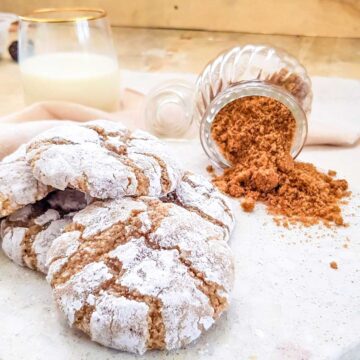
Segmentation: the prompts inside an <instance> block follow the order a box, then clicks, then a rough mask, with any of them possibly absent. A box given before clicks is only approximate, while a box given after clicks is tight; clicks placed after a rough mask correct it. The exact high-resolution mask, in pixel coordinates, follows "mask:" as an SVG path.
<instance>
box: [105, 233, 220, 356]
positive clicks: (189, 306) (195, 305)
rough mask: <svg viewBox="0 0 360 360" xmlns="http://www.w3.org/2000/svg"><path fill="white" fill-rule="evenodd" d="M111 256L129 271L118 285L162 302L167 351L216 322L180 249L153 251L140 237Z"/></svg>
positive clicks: (179, 345) (182, 344)
mask: <svg viewBox="0 0 360 360" xmlns="http://www.w3.org/2000/svg"><path fill="white" fill-rule="evenodd" d="M109 256H110V257H115V258H117V259H118V260H120V261H121V263H122V264H123V268H124V269H126V270H125V273H124V274H123V276H122V277H121V279H118V280H117V281H118V282H119V283H121V284H122V285H124V286H127V287H128V288H129V289H130V290H137V291H139V292H140V293H141V294H144V295H150V296H155V297H158V298H159V299H160V300H161V302H162V314H163V319H164V325H165V329H166V339H165V341H166V347H167V349H169V350H171V349H176V348H180V347H182V346H184V345H186V344H188V343H190V342H191V341H193V340H195V339H196V338H197V337H199V336H200V334H201V327H200V326H199V325H200V324H203V323H205V324H207V327H206V329H207V328H209V327H210V325H212V324H213V323H214V319H213V316H214V310H213V309H212V307H211V306H210V304H209V300H208V298H207V297H206V295H204V294H203V293H202V292H201V291H200V290H199V289H198V286H200V282H199V281H198V280H196V279H194V278H192V277H191V275H190V274H189V272H188V270H187V267H186V266H185V265H184V264H183V263H182V262H181V261H180V260H179V253H178V251H177V250H154V249H151V248H149V247H148V246H147V245H146V243H145V240H144V238H139V239H135V240H134V241H131V242H128V243H126V244H124V245H120V246H118V247H117V248H116V249H115V250H114V251H112V252H111V253H110V254H109ZM180 289H181V291H179V290H180Z"/></svg>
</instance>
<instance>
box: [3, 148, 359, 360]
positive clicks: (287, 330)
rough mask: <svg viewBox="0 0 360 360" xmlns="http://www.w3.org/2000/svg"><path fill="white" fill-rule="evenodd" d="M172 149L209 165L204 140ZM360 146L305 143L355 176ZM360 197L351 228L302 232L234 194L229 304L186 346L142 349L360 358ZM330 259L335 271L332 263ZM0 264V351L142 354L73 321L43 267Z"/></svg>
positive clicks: (294, 359) (17, 354)
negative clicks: (108, 342) (251, 208)
mask: <svg viewBox="0 0 360 360" xmlns="http://www.w3.org/2000/svg"><path fill="white" fill-rule="evenodd" d="M173 149H174V153H175V154H177V155H178V156H179V157H180V158H181V159H183V162H184V165H185V166H187V167H188V168H190V169H191V170H194V171H198V172H203V173H204V168H205V165H206V164H207V160H206V157H205V155H204V154H203V153H202V151H201V148H200V145H199V144H198V143H192V144H191V143H175V144H173ZM320 150H321V151H320ZM359 150H360V148H359V147H358V148H354V149H336V152H335V151H334V148H325V147H322V148H321V149H319V148H316V149H306V150H305V151H304V153H303V154H302V159H306V160H311V161H313V162H314V163H315V164H317V165H318V166H321V167H323V168H327V167H329V166H330V167H331V168H333V169H337V170H339V171H340V173H341V174H342V175H346V176H347V178H348V179H349V180H351V182H352V183H353V184H355V183H357V184H358V183H359V180H360V173H359V169H358V167H357V165H358V164H356V163H355V160H356V159H358V158H359V155H360V151H359ZM190 154H191V156H189V155H190ZM334 155H336V156H334ZM359 199H360V197H359V196H358V197H357V198H356V199H354V200H353V202H354V203H356V204H357V206H358V207H355V208H353V209H351V208H350V207H348V208H347V209H348V210H347V212H350V214H352V215H349V216H348V217H347V220H348V221H349V222H350V223H351V225H350V227H348V228H342V229H337V230H329V229H326V228H324V229H322V230H320V229H318V228H311V229H306V230H300V231H299V230H298V231H289V230H286V229H283V228H279V227H277V226H275V225H274V223H273V222H272V220H271V218H269V217H268V216H267V215H266V214H264V212H263V211H261V209H258V210H257V211H256V213H253V214H245V213H243V212H242V211H240V208H239V203H238V202H236V201H234V202H233V206H234V209H235V210H236V215H237V227H236V230H235V232H234V234H233V236H232V239H231V247H232V249H233V251H234V253H235V256H236V283H235V289H234V293H233V299H232V304H231V307H230V311H229V312H228V313H227V314H226V315H225V316H224V317H223V318H222V319H221V321H220V322H219V323H218V324H217V325H216V326H215V327H214V328H212V329H211V330H210V331H209V332H208V333H207V334H206V335H205V336H203V337H202V338H201V339H200V341H199V342H197V343H196V344H194V345H193V346H190V347H189V348H188V349H185V350H181V351H177V352H172V353H159V352H155V353H154V352H152V353H151V352H150V353H149V354H147V355H145V356H144V358H145V359H179V360H180V359H220V358H221V359H234V360H235V359H241V360H242V359H251V360H255V359H256V360H262V359H265V360H268V359H269V360H285V359H286V360H308V359H309V360H310V359H311V360H313V359H316V360H318V359H319V360H320V359H331V360H333V359H334V360H335V359H337V360H358V359H360V335H359V334H360V312H359V309H360V285H359V284H360V239H359V233H360V219H359V212H360V211H359V206H360V200H359ZM310 235H312V238H311V237H310ZM318 236H319V237H318ZM347 237H348V238H349V239H350V240H349V241H347V240H346V238H347ZM345 243H348V248H347V249H346V248H343V244H345ZM331 261H336V262H337V264H338V266H339V269H338V270H333V269H331V268H330V266H329V263H330V262H331ZM0 268H1V272H0V303H1V307H0V319H1V325H0V331H1V332H0V333H1V335H0V359H2V360H21V359H27V360H33V359H34V360H35V359H39V360H43V359H49V358H51V359H56V360H57V359H58V360H62V359H67V360H78V359H87V360H92V359H94V360H95V359H119V358H121V359H133V358H135V356H133V355H129V354H125V353H119V352H117V351H114V350H110V349H106V348H104V347H101V346H100V345H96V344H95V343H92V342H91V341H89V340H88V339H87V338H86V337H85V336H83V335H81V334H79V333H75V332H74V331H73V330H70V329H69V328H68V327H67V326H66V324H64V321H63V320H62V319H60V318H59V316H58V315H57V313H56V310H55V307H54V305H53V303H52V300H51V294H50V289H49V287H48V285H47V284H46V282H45V281H44V279H43V278H42V276H41V275H39V274H36V273H34V272H33V271H31V270H26V269H22V268H19V267H18V266H17V265H15V264H13V263H11V262H10V261H9V260H8V259H7V258H5V256H4V255H3V254H1V255H0Z"/></svg>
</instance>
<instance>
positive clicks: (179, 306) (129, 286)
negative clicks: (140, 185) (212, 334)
mask: <svg viewBox="0 0 360 360" xmlns="http://www.w3.org/2000/svg"><path fill="white" fill-rule="evenodd" d="M71 229H74V230H71ZM48 262H49V265H50V268H49V273H48V281H49V282H50V283H51V284H52V287H53V291H54V296H55V299H56V301H57V303H58V304H59V307H60V309H61V310H62V311H63V312H64V313H65V315H66V317H67V319H68V322H69V324H70V325H72V326H75V327H77V328H79V329H81V330H83V331H85V332H86V333H88V334H89V336H90V337H91V338H92V339H93V340H95V341H97V342H99V343H101V344H103V345H106V346H110V347H114V348H117V349H120V350H125V351H130V352H137V353H140V354H141V353H143V352H145V351H146V350H147V349H149V348H166V349H177V348H180V347H183V346H185V345H187V344H189V343H190V342H192V341H194V340H195V339H197V338H198V337H199V336H200V335H201V333H202V332H203V331H205V330H207V329H208V328H209V327H210V326H211V325H212V324H213V323H214V322H215V320H216V319H217V318H218V317H219V316H220V314H221V313H222V312H223V311H224V310H225V309H226V308H227V305H228V302H229V292H230V291H231V287H232V278H233V263H232V256H231V251H230V249H229V247H228V245H227V244H226V242H225V241H224V240H223V234H222V231H221V229H219V226H216V225H214V224H212V223H211V222H209V221H207V220H206V219H204V218H202V217H201V216H199V215H197V214H194V213H191V212H189V211H188V210H186V209H185V208H182V207H179V206H177V205H175V204H171V203H163V202H161V201H160V200H158V199H154V198H147V197H140V198H135V199H134V198H123V199H116V200H108V201H97V202H94V203H92V204H91V205H89V206H88V207H86V208H85V209H83V210H81V211H79V212H78V213H77V214H75V215H74V217H73V225H72V226H71V227H69V230H68V232H66V233H64V234H62V235H61V236H60V237H59V238H58V239H56V240H55V241H54V243H53V246H52V248H51V249H50V251H49V253H48ZM95 270H96V271H95ZM98 275H99V276H98ZM94 276H96V280H94ZM114 324H117V325H116V326H114ZM135 328H136V329H137V330H136V331H134V329H135ZM154 344H155V345H154Z"/></svg>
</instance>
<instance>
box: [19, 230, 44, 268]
mask: <svg viewBox="0 0 360 360" xmlns="http://www.w3.org/2000/svg"><path fill="white" fill-rule="evenodd" d="M42 230H43V227H42V226H40V225H37V224H35V225H32V226H30V227H29V228H28V229H27V230H26V233H25V236H24V239H23V241H22V242H21V254H22V259H23V261H24V263H25V264H26V265H27V266H28V267H29V268H30V269H33V270H37V258H36V253H35V252H34V250H33V248H32V246H33V243H34V241H35V237H36V235H37V234H39V233H40V232H41V231H42Z"/></svg>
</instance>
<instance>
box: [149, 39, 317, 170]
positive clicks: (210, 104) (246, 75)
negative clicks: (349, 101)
mask: <svg viewBox="0 0 360 360" xmlns="http://www.w3.org/2000/svg"><path fill="white" fill-rule="evenodd" d="M249 96H259V97H268V98H272V99H274V100H276V101H278V102H280V103H282V104H284V105H285V106H286V107H287V108H288V109H289V110H290V111H291V113H292V115H293V117H294V119H295V122H296V129H295V135H294V139H293V143H292V147H291V155H292V157H293V158H295V157H296V156H297V155H298V154H299V153H300V152H301V150H302V148H303V146H304V144H305V140H306V136H307V118H308V116H309V114H310V111H311V103H312V91H311V81H310V78H309V76H308V74H307V72H306V69H305V68H304V67H303V66H302V65H301V64H300V63H299V62H298V60H297V59H295V58H294V57H292V56H291V55H289V54H288V53H287V52H285V51H284V50H280V49H277V48H274V47H271V46H267V45H244V46H236V47H234V48H232V49H229V50H227V51H225V52H223V53H222V54H220V55H219V56H218V57H216V58H215V59H214V60H212V61H211V62H209V63H208V65H207V66H206V67H205V68H204V70H203V71H202V72H201V74H200V75H199V77H198V79H197V82H196V85H195V87H193V86H192V85H191V84H184V83H182V84H181V86H179V84H178V83H177V82H176V81H173V82H167V83H166V84H163V85H161V86H160V87H158V88H156V89H154V90H153V91H152V92H151V93H150V94H149V95H148V97H147V101H146V112H145V116H146V119H145V120H146V124H147V130H149V131H150V132H153V133H154V134H155V135H160V136H161V137H165V138H172V139H174V138H176V139H184V138H185V139H186V138H190V137H191V136H192V134H194V128H195V127H200V140H201V144H202V147H203V149H204V151H205V153H206V154H207V155H208V157H209V158H210V160H211V161H212V162H213V163H214V164H215V165H216V166H219V167H222V168H226V167H228V166H229V162H228V161H227V160H226V159H225V158H224V156H223V155H222V153H221V152H220V150H219V149H218V146H217V145H216V143H215V141H214V139H213V138H212V135H211V128H212V124H213V121H214V119H215V118H216V116H217V114H218V113H219V111H220V110H221V109H223V108H224V107H225V106H226V105H228V104H229V103H231V102H233V101H236V100H238V99H241V98H245V97H249ZM169 107H171V108H172V109H173V111H172V113H171V116H172V118H173V120H172V121H173V126H169V119H168V118H167V116H166V115H167V113H166V112H165V113H164V114H161V109H166V108H169ZM162 119H163V121H165V120H166V121H167V126H166V127H164V126H163V127H162V126H161V123H162ZM157 129H162V132H161V133H159V132H158V131H157ZM164 129H166V131H164ZM173 130H174V131H173Z"/></svg>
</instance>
